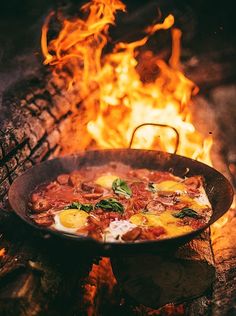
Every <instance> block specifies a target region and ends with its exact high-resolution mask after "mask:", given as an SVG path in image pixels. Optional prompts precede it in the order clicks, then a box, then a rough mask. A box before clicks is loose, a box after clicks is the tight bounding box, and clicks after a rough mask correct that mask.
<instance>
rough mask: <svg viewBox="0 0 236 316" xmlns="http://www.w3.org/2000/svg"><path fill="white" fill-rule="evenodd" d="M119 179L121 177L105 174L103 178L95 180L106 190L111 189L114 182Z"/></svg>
mask: <svg viewBox="0 0 236 316" xmlns="http://www.w3.org/2000/svg"><path fill="white" fill-rule="evenodd" d="M117 178H119V177H118V176H116V175H114V174H110V173H108V174H104V175H102V176H101V177H99V178H97V179H96V180H95V183H96V184H98V185H100V186H102V187H104V188H106V189H111V188H112V183H113V181H114V180H116V179H117Z"/></svg>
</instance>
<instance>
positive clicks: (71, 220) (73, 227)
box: [54, 209, 89, 233]
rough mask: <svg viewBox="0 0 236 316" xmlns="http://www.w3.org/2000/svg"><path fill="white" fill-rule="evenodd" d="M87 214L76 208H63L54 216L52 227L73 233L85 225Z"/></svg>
mask: <svg viewBox="0 0 236 316" xmlns="http://www.w3.org/2000/svg"><path fill="white" fill-rule="evenodd" d="M88 216H89V215H88V213H86V212H84V211H81V210H77V209H68V210H63V211H61V212H60V213H57V214H56V215H55V216H54V222H55V223H54V228H55V229H57V230H60V231H63V232H68V233H75V232H76V231H77V230H78V229H79V228H82V227H83V226H85V225H86V223H87V217H88Z"/></svg>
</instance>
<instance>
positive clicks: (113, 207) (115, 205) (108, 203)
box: [95, 198, 124, 213]
mask: <svg viewBox="0 0 236 316" xmlns="http://www.w3.org/2000/svg"><path fill="white" fill-rule="evenodd" d="M95 208H101V209H102V210H104V211H106V212H112V211H113V212H118V213H123V212H124V206H123V205H122V204H121V203H120V202H118V201H117V200H116V199H112V198H110V199H107V200H101V201H99V202H98V203H97V204H96V205H95Z"/></svg>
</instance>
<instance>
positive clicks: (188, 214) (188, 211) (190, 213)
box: [172, 207, 201, 218]
mask: <svg viewBox="0 0 236 316" xmlns="http://www.w3.org/2000/svg"><path fill="white" fill-rule="evenodd" d="M172 215H173V216H174V217H177V218H184V217H192V218H201V215H199V214H198V213H197V212H196V211H194V210H192V209H191V208H188V207H184V208H183V209H182V210H181V211H180V212H179V213H175V214H172Z"/></svg>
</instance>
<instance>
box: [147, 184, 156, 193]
mask: <svg viewBox="0 0 236 316" xmlns="http://www.w3.org/2000/svg"><path fill="white" fill-rule="evenodd" d="M148 190H149V191H151V192H152V193H156V192H157V189H156V188H155V186H154V183H153V182H149V183H148Z"/></svg>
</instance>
